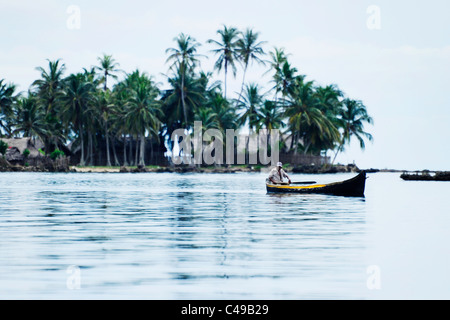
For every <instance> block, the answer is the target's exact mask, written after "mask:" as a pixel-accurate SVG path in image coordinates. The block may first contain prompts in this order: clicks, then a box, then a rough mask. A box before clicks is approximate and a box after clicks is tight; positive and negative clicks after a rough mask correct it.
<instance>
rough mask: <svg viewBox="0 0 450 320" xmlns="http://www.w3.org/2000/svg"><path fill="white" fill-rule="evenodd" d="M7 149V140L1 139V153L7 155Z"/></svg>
mask: <svg viewBox="0 0 450 320" xmlns="http://www.w3.org/2000/svg"><path fill="white" fill-rule="evenodd" d="M6 150H8V144H7V143H6V142H5V141H3V140H0V153H1V154H2V155H5V154H6Z"/></svg>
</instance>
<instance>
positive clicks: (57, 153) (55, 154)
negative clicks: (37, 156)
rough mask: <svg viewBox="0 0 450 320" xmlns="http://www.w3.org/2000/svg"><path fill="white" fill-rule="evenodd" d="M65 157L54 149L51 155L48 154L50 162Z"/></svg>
mask: <svg viewBox="0 0 450 320" xmlns="http://www.w3.org/2000/svg"><path fill="white" fill-rule="evenodd" d="M64 156H65V154H64V152H63V151H61V150H59V149H55V151H53V152H52V153H50V158H51V159H52V160H56V159H58V158H63V157H64Z"/></svg>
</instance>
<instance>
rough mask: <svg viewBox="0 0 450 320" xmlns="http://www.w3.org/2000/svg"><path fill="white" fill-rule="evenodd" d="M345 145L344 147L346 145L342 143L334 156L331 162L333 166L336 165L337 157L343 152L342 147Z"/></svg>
mask: <svg viewBox="0 0 450 320" xmlns="http://www.w3.org/2000/svg"><path fill="white" fill-rule="evenodd" d="M343 145H344V144H342V143H341V145H340V146H339V147H338V148H337V150H336V153H335V154H334V158H333V161H332V162H331V165H333V164H334V161H335V160H336V157H337V155H338V153H339V152H341V151H342V146H343Z"/></svg>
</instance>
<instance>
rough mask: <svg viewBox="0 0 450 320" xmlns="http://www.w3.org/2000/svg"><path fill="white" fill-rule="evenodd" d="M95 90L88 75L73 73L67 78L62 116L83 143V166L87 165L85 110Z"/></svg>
mask: <svg viewBox="0 0 450 320" xmlns="http://www.w3.org/2000/svg"><path fill="white" fill-rule="evenodd" d="M93 91H94V86H93V85H92V83H91V82H88V81H86V77H85V76H84V75H83V74H81V73H78V74H71V75H70V76H69V77H67V78H66V80H65V85H64V95H63V97H62V103H63V109H62V116H63V119H64V120H65V123H66V124H67V125H68V126H70V127H71V128H72V130H74V131H75V132H76V133H77V134H78V138H79V141H80V145H81V159H80V165H81V166H84V165H85V153H84V131H85V130H84V129H85V120H86V119H85V112H86V110H87V109H88V104H89V103H90V102H91V101H92V93H93Z"/></svg>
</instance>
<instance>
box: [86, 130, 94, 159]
mask: <svg viewBox="0 0 450 320" xmlns="http://www.w3.org/2000/svg"><path fill="white" fill-rule="evenodd" d="M92 150H93V148H92V133H90V134H89V135H88V155H87V158H86V163H87V164H88V165H90V166H92V159H93V157H94V156H93V152H92Z"/></svg>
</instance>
